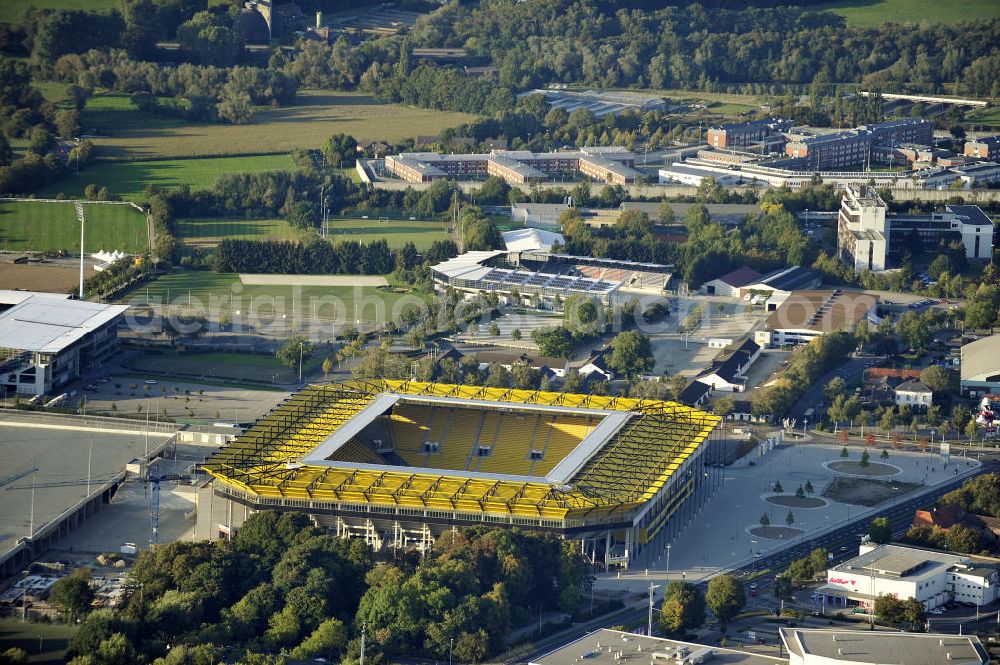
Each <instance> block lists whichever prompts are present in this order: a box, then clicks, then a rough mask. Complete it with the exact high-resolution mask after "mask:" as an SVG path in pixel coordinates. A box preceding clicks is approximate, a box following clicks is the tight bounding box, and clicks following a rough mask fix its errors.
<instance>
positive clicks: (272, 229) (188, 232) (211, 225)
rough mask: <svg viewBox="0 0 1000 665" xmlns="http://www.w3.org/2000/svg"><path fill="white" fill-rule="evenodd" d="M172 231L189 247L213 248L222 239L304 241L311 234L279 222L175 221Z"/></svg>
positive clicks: (230, 220)
mask: <svg viewBox="0 0 1000 665" xmlns="http://www.w3.org/2000/svg"><path fill="white" fill-rule="evenodd" d="M174 230H175V232H176V234H177V237H178V238H179V239H180V241H181V242H182V243H183V244H185V245H187V246H189V247H213V246H215V245H217V244H218V243H219V241H220V240H222V239H223V238H234V239H240V240H304V239H307V238H310V237H315V235H316V234H315V233H313V232H310V231H306V230H303V229H297V228H294V227H293V226H292V225H291V224H289V223H288V222H286V221H285V220H283V219H220V218H207V219H178V220H176V221H175V222H174Z"/></svg>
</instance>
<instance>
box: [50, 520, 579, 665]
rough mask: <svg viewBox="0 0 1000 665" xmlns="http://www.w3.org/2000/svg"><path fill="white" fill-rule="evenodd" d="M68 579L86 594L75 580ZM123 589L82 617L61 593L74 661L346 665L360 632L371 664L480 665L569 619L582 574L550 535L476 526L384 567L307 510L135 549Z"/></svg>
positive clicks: (575, 552)
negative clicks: (226, 651)
mask: <svg viewBox="0 0 1000 665" xmlns="http://www.w3.org/2000/svg"><path fill="white" fill-rule="evenodd" d="M78 577H80V578H81V579H83V580H84V582H83V585H84V586H85V584H86V583H85V578H86V574H85V572H84V573H83V574H81V575H79V576H78ZM129 582H130V587H131V588H132V589H133V592H132V594H131V595H130V596H129V598H128V603H127V604H126V606H125V607H124V608H122V609H121V610H118V611H115V610H108V609H102V610H97V611H94V612H90V613H89V614H87V611H88V610H89V605H88V604H87V603H85V602H78V601H79V596H80V594H79V593H76V592H75V589H76V587H74V586H72V585H71V584H69V583H67V584H65V585H64V586H65V587H66V588H65V589H60V593H59V595H58V599H60V602H62V603H63V604H64V606H65V607H66V608H67V610H68V611H69V610H71V609H72V610H73V611H75V612H77V613H78V615H82V616H83V617H84V618H83V620H82V622H81V624H80V629H79V630H78V631H77V632H76V633H75V634H74V635H73V637H72V638H71V640H70V644H69V651H68V654H67V660H68V661H69V662H70V663H72V665H111V664H117V663H156V664H157V665H170V664H173V663H191V662H197V663H203V662H204V663H215V662H218V655H214V656H213V655H212V654H213V645H220V644H226V645H231V646H235V647H237V648H240V649H245V653H246V655H245V656H244V657H243V659H242V660H241V661H240V662H241V663H260V662H264V661H263V660H262V659H261V656H260V654H265V653H273V652H275V651H278V650H284V651H286V652H288V653H290V655H291V656H292V657H293V658H296V659H306V658H310V659H311V658H315V657H318V656H323V657H326V658H330V657H331V656H334V655H336V654H339V655H341V656H343V657H345V658H346V657H349V658H354V659H356V658H357V653H358V651H359V648H360V635H361V630H362V627H363V626H367V633H366V637H367V640H366V646H365V657H366V659H367V662H370V663H376V664H377V663H385V662H387V659H389V658H390V657H394V656H415V657H421V658H438V659H440V658H447V657H448V652H449V648H453V656H454V658H455V659H456V660H457V661H458V662H465V663H477V662H480V661H482V660H483V659H484V658H486V657H488V656H490V655H493V654H496V653H497V652H498V651H500V650H501V649H502V648H503V647H504V646H505V641H506V637H507V634H508V631H509V630H510V628H511V627H512V626H519V625H523V624H525V623H527V622H529V621H530V620H531V616H532V615H533V614H534V615H537V612H539V611H551V610H561V611H564V612H570V613H573V612H575V611H577V610H578V609H579V607H580V602H581V597H582V594H583V592H584V591H585V590H586V589H588V588H589V585H590V584H591V583H592V577H591V575H590V569H589V566H588V564H587V562H586V560H585V559H584V557H583V556H582V555H581V554H580V552H579V548H578V547H573V545H572V543H569V542H567V541H562V540H559V539H557V538H555V537H553V536H549V535H542V534H537V533H528V532H522V531H519V530H516V529H513V530H508V529H504V530H491V529H488V528H472V529H467V530H462V531H456V532H452V533H447V534H445V535H443V536H441V537H440V538H438V540H437V542H436V543H435V545H434V549H433V551H431V552H430V553H428V554H427V555H425V556H423V557H421V556H420V555H419V554H417V553H415V552H409V553H401V554H399V555H397V556H396V557H395V558H393V559H392V560H389V561H380V560H377V559H376V557H375V556H374V554H373V552H372V550H371V549H370V548H369V547H368V546H367V545H366V544H365V543H364V542H363V541H361V540H344V539H341V538H337V537H334V536H331V535H326V534H325V533H323V532H322V531H321V530H320V529H318V528H316V527H313V526H312V524H311V522H310V520H309V518H308V517H307V516H305V515H303V514H300V513H276V512H266V511H265V512H260V513H255V514H254V515H252V516H251V517H250V518H249V519H248V520H247V522H246V524H244V526H243V527H242V528H241V529H240V530H239V531H238V532H237V534H236V536H235V537H234V538H233V540H232V541H221V542H183V541H182V542H176V543H171V544H169V545H165V546H163V547H161V548H158V549H157V550H155V551H144V552H143V553H142V555H141V556H140V558H139V560H138V561H137V562H136V564H135V567H134V568H133V570H132V572H131V574H130V578H129ZM140 589H141V592H140ZM451 640H454V642H453V644H452V643H451ZM181 645H183V646H181ZM171 647H172V648H171ZM168 648H169V653H168Z"/></svg>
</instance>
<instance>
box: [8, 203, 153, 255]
mask: <svg viewBox="0 0 1000 665" xmlns="http://www.w3.org/2000/svg"><path fill="white" fill-rule="evenodd" d="M84 213H85V215H86V219H87V227H86V239H85V245H86V246H85V251H86V253H87V254H92V253H94V252H96V251H98V250H101V249H104V250H107V251H113V250H121V251H125V252H128V253H131V254H138V253H142V252H145V251H146V249H147V248H148V245H149V236H148V232H147V228H146V216H145V215H143V214H142V213H141V212H139V211H138V210H136V209H135V208H133V207H132V206H130V205H124V204H105V203H84ZM0 249H5V250H10V251H59V250H67V251H70V252H78V251H79V250H80V224H79V222H78V221H77V219H76V211H75V209H74V208H73V204H72V203H71V202H69V201H66V202H62V201H59V202H54V203H49V202H43V201H0Z"/></svg>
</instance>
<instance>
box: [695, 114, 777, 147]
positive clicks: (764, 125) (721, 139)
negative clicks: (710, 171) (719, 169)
mask: <svg viewBox="0 0 1000 665" xmlns="http://www.w3.org/2000/svg"><path fill="white" fill-rule="evenodd" d="M791 128H792V121H791V120H780V119H776V118H763V119H761V120H751V121H749V122H734V123H729V124H726V125H719V126H718V127H709V129H708V134H707V135H706V141H707V142H708V145H710V146H712V147H713V148H749V147H751V146H752V145H753V144H755V143H758V142H762V141H766V140H767V139H768V138H770V137H773V136H775V135H776V134H780V133H782V132H787V131H788V130H790V129H791Z"/></svg>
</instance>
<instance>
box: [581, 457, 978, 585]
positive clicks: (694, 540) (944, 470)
mask: <svg viewBox="0 0 1000 665" xmlns="http://www.w3.org/2000/svg"><path fill="white" fill-rule="evenodd" d="M848 450H849V458H848V460H849V461H854V462H857V461H858V460H859V459H860V457H861V451H862V447H861V446H849V447H848ZM840 451H841V447H840V446H828V445H820V444H812V443H810V444H800V445H795V444H788V445H784V446H779V447H777V448H775V449H773V450H771V451H769V452H767V453H765V454H764V456H763V457H761V456H759V455H758V452H757V450H754V451H751V452H750V453H749V454H748V455H746V456H744V457H743V458H742V459H740V460H739V461H737V462H736V463H735V464H733V465H732V466H729V467H725V468H722V469H716V468H713V469H711V470H710V476H709V480H710V482H712V483H713V484H715V485H716V490H715V492H714V494H713V495H712V496H711V497H710V498H709V499H708V501H707V502H706V503H705V504H704V505H703V506H702V507H701V509H700V511H699V512H698V513H697V514H696V515H695V516H694V517H693V518H692V519H691V520H690V522H689V523H688V525H687V526H686V527H685V528H684V529H683V530H682V531H681V533H680V534H679V535H678V536H677V537H675V538H674V540H673V541H672V543H671V549H670V561H669V572H670V573H671V574H672V576H673V577H676V576H678V575H679V574H680V573H681V571H685V573H686V575H687V579H689V580H692V579H700V578H704V577H707V576H710V575H712V574H714V573H716V572H718V571H719V570H721V569H729V568H733V567H738V566H742V565H745V564H748V563H749V562H750V561H751V552H753V551H756V552H757V553H758V555H768V554H771V553H773V552H775V551H778V550H780V549H783V548H785V547H787V546H789V544H790V543H798V542H800V541H808V540H809V539H811V538H814V537H816V536H819V535H821V534H822V533H823V532H825V531H827V530H829V529H833V528H836V527H838V526H841V525H843V524H844V523H845V522H847V521H848V520H851V519H857V518H858V516H859V515H866V514H871V513H873V512H874V511H876V510H877V509H878V506H875V507H866V506H864V505H861V502H863V501H864V498H865V497H864V496H861V495H860V493H859V496H857V497H856V500H857V501H858V503H857V505H851V504H849V503H842V502H839V501H835V500H833V499H831V498H830V497H824V496H823V491H824V489H825V488H826V487H827V486H828V485H830V484H831V483H833V482H834V481H835V480H836V479H837V478H841V479H851V480H854V479H857V478H861V479H862V480H864V479H865V478H863V475H864V474H857V475H854V474H844V473H839V472H837V471H835V470H833V469H831V468H829V465H830V464H831V463H836V462H843V461H844V460H843V458H841V457H840ZM880 452H881V451H879V450H872V451H871V457H872V460H871V461H872V464H873V466H874V464H875V463H876V462H878V463H883V462H884V463H885V464H886V465H887V467H890V469H889V470H891V471H893V472H892V473H891V475H888V476H880V477H875V478H872V477H868V478H867V480H875V481H882V480H888V481H890V482H888V483H882V484H883V489H884V490H887V491H888V492H889V493H890V498H889V499H887V500H886V501H895V500H897V498H898V499H904V498H906V497H907V496H908V495H907V494H905V493H904V492H905V491H906V489H907V487H908V484H910V483H912V484H914V485H926V486H928V487H931V486H934V485H937V484H939V483H942V482H947V481H950V480H954V479H955V477H956V471H957V473H958V474H959V475H961V474H964V473H967V472H969V471H972V470H973V469H974V468H976V467H978V465H979V463H978V462H977V461H975V460H972V459H966V458H956V457H952V459H951V461H950V463H949V464H948V465H947V466H944V465H943V462H942V460H941V457H940V456H939V455H937V454H930V453H926V454H924V453H911V452H898V451H892V452H890V456H889V458H888V459H887V460H881V459H880V458H879V455H880ZM751 461H752V462H753V465H751V464H750V462H751ZM834 466H835V467H836V466H838V465H836V464H834ZM896 469H898V472H896V471H895V470H896ZM776 481H779V482H780V483H781V488H782V490H783V491H782V492H781V493H780V494H781V495H780V497H777V498H776V497H775V492H773V489H774V484H775V482H776ZM807 481H808V482H809V483H811V484H812V487H813V490H814V491H813V492H812V493H811V494H807V498H808V499H811V500H807V501H796V500H795V499H796V498H795V492H796V489H797V488H798V487H799V486H803V487H804V486H805V484H806V482H807ZM893 488H898V489H895V490H894V489H893ZM918 491H919V490H918ZM769 497H770V498H771V499H772V500H771V501H768V498H769ZM851 500H854V499H853V498H852V499H851ZM885 503H886V502H885V501H883V502H881V504H880V505H883V506H884V505H885ZM810 505H814V506H815V507H809V506H810ZM789 511H791V513H792V516H793V518H794V520H793V522H792V524H791V525H788V524H787V522H786V518H787V515H788V513H789ZM765 514H766V515H767V516H768V521H769V522H770V528H768V529H761V517H762V516H763V515H765ZM859 528H860V527H859ZM754 530H757V533H758V534H759V535H755V534H754V533H753V531H754ZM666 571H667V561H666V556H665V555H661V556H660V558H659V559H658V560H657V561H656V562H655V563H654V564H653V565H651V566H650V575H651V576H656V575H657V574H658V575H659V576H660V577H663V573H664V572H666ZM637 572H638V574H639V575H640V576H642V575H643V572H644V571H642V570H639V571H635V570H633V571H631V573H632V575H635V574H636V573H637ZM620 582H621V581H620V580H617V578H616V577H615V576H609V577H605V578H603V579H601V580H599V582H598V588H602V587H606V586H607V587H614V586H616V584H619V583H620ZM639 583H640V585H641V584H648V581H645V582H642V581H639Z"/></svg>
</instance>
